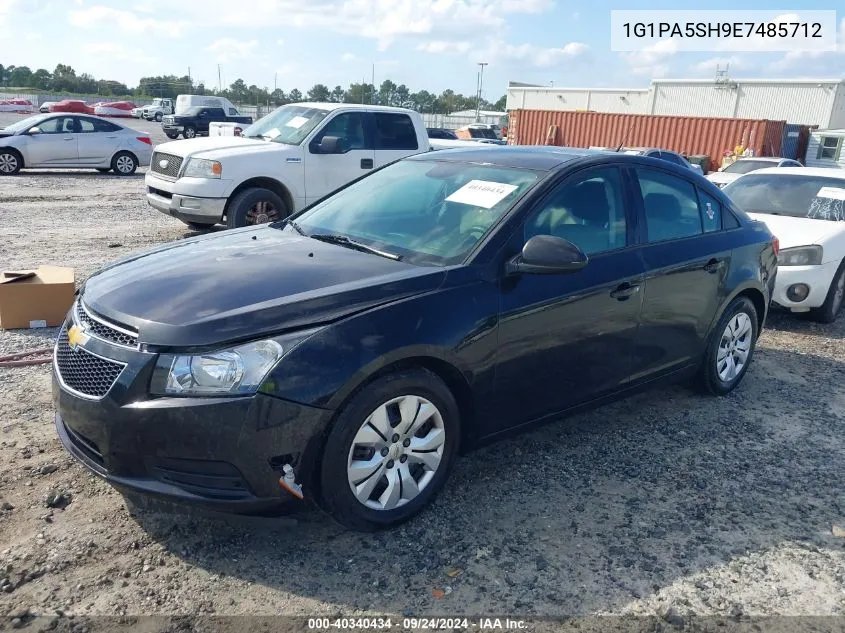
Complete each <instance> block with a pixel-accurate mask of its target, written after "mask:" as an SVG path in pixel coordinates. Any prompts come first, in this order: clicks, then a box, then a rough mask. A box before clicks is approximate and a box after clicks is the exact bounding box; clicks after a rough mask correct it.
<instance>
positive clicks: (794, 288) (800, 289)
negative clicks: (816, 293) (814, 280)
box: [786, 284, 810, 303]
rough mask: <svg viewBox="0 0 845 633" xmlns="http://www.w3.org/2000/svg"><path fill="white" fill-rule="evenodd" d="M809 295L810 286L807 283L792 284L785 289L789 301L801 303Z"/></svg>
mask: <svg viewBox="0 0 845 633" xmlns="http://www.w3.org/2000/svg"><path fill="white" fill-rule="evenodd" d="M809 295H810V286H808V285H807V284H792V285H791V286H789V288H787V289H786V296H787V298H788V299H789V300H790V301H793V302H795V303H801V302H802V301H804V299H806V298H807V297H808V296H809Z"/></svg>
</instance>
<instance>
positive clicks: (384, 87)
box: [378, 79, 396, 105]
mask: <svg viewBox="0 0 845 633" xmlns="http://www.w3.org/2000/svg"><path fill="white" fill-rule="evenodd" d="M395 94H396V84H395V83H393V82H392V81H390V79H385V80H384V81H382V82H381V86H379V89H378V102H379V103H380V104H382V105H393V99H394V95H395Z"/></svg>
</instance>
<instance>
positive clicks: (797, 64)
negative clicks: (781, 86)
mask: <svg viewBox="0 0 845 633" xmlns="http://www.w3.org/2000/svg"><path fill="white" fill-rule="evenodd" d="M836 39H837V42H836V51H789V52H788V53H786V54H785V55H784V56H783V57H781V58H780V59H778V60H776V61H774V62H772V63H771V64H769V69H770V70H771V71H773V72H775V73H790V72H802V73H804V74H805V75H808V76H810V75H811V76H814V77H818V76H821V75H825V74H831V75H834V76H838V75H841V74H842V67H843V62H845V59H843V55H845V18H842V22H840V23H839V32H838V33H837V36H836Z"/></svg>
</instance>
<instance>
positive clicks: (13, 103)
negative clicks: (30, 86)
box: [0, 99, 34, 114]
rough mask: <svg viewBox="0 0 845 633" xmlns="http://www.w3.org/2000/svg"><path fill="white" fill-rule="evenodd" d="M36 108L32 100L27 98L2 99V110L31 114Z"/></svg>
mask: <svg viewBox="0 0 845 633" xmlns="http://www.w3.org/2000/svg"><path fill="white" fill-rule="evenodd" d="M33 109H34V106H33V105H32V102H31V101H29V100H27V99H3V100H0V112H16V113H18V114H31V113H32V111H33Z"/></svg>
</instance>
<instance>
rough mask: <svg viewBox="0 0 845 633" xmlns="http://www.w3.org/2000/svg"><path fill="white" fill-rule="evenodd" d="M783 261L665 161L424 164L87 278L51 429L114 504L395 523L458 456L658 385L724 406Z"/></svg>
mask: <svg viewBox="0 0 845 633" xmlns="http://www.w3.org/2000/svg"><path fill="white" fill-rule="evenodd" d="M777 250H778V245H777V241H776V240H775V239H774V238H773V237H772V235H771V234H770V233H769V231H768V230H767V229H766V226H765V225H764V224H763V223H760V222H756V221H754V220H751V219H749V217H748V216H746V215H745V214H744V213H743V212H742V211H741V210H739V209H737V208H736V207H735V206H734V205H733V204H732V203H731V201H730V200H729V199H728V198H727V197H726V196H725V195H724V194H723V193H722V192H721V191H719V189H717V188H716V187H715V186H714V185H713V184H711V183H709V182H708V181H707V180H705V179H704V178H702V177H700V176H698V175H696V174H695V173H693V172H692V171H690V170H689V169H686V168H682V167H680V166H674V165H671V164H669V163H667V162H666V161H662V160H656V159H651V158H644V157H640V156H628V155H624V154H609V153H607V152H590V151H587V150H564V149H551V148H518V147H514V148H496V149H486V148H477V149H460V150H444V151H440V152H435V153H426V154H420V155H417V156H413V157H411V158H407V159H405V160H401V161H398V162H396V163H393V164H391V165H388V166H387V167H384V168H382V169H379V170H376V171H374V172H373V173H372V174H370V175H369V176H367V177H364V178H362V179H359V180H358V181H355V182H353V183H351V184H350V185H347V186H346V187H345V188H343V189H341V190H339V191H337V192H335V193H334V194H332V195H330V196H329V197H327V198H325V199H324V200H322V201H319V202H317V203H316V204H314V205H312V206H311V207H310V208H308V209H305V210H303V211H302V212H300V213H298V214H297V215H296V216H293V217H292V218H288V219H287V220H283V221H280V222H277V223H275V224H272V225H264V226H259V227H249V228H244V229H238V230H234V231H228V232H225V233H215V234H210V235H204V236H199V237H195V238H191V239H187V240H183V241H180V242H178V243H173V244H167V245H164V246H162V247H159V248H157V249H155V250H153V251H150V252H147V253H143V254H140V255H136V256H133V257H131V258H129V259H125V260H122V261H121V262H118V263H116V264H114V265H112V266H110V267H108V268H106V269H104V270H102V271H100V272H98V273H97V274H95V275H93V276H92V277H90V278H89V279H88V280H87V282H86V283H85V284H84V286H83V287H82V288H81V289H80V292H79V296H78V299H77V301H76V303H75V305H74V306H73V308H72V310H71V312H70V314H69V315H68V317H67V321H66V323H65V325H64V326H63V328H62V329H61V332H60V334H59V337H58V341H57V344H56V350H55V362H54V372H53V377H54V381H53V393H54V400H55V406H56V409H57V414H56V428H57V431H58V434H59V437H60V438H61V441H62V443H63V444H64V446H65V447H66V448H67V450H68V451H70V452H71V453H72V454H73V455H74V456H75V457H76V458H77V459H78V460H80V461H81V462H82V463H83V464H85V465H86V466H87V467H88V468H89V469H90V470H91V471H93V472H94V473H96V474H98V475H100V476H101V477H103V478H105V479H106V480H107V481H109V482H110V483H111V484H113V485H114V486H116V487H117V488H118V489H120V490H122V491H124V492H131V493H142V494H148V495H153V496H156V497H159V498H164V499H167V500H176V501H185V502H191V503H196V504H201V505H205V506H209V507H213V508H218V509H222V510H227V511H232V512H241V513H252V512H263V511H267V510H270V509H273V510H275V509H276V508H275V506H276V505H278V504H280V503H281V502H284V501H289V500H294V499H302V498H305V499H307V500H313V501H314V502H316V503H317V504H318V505H319V506H321V507H322V508H324V509H326V510H327V511H328V512H329V513H330V514H331V515H332V516H333V517H334V518H335V519H337V520H338V521H339V522H341V523H342V524H344V525H346V526H349V527H352V528H356V529H372V528H376V527H379V526H385V525H390V524H395V523H397V522H399V521H402V520H404V519H407V518H409V517H410V516H412V515H414V514H415V513H417V512H418V511H419V510H420V509H421V508H423V506H425V505H426V504H427V503H428V502H429V501H431V499H432V497H433V496H434V495H435V494H436V493H437V491H438V490H439V489H440V488H442V487H443V485H444V482H445V481H446V478H447V476H448V474H449V470H450V468H451V467H452V465H453V464H454V462H455V458H456V457H457V455H458V453H459V450H462V449H467V448H470V447H472V446H476V445H479V444H480V443H482V442H486V441H489V440H492V439H495V438H498V437H500V436H502V435H504V434H506V433H508V432H511V431H514V430H518V429H523V428H527V427H529V426H531V425H534V424H536V423H540V422H544V421H547V420H554V419H556V418H558V417H559V416H560V415H561V414H563V413H566V412H570V411H573V410H576V409H580V408H584V407H592V406H596V405H598V404H600V403H602V402H606V401H607V400H608V399H610V398H614V397H618V396H621V395H625V394H628V393H631V392H633V391H635V390H637V389H639V388H642V387H646V386H648V385H652V384H655V383H665V382H668V381H674V380H680V379H684V378H693V379H694V381H695V382H696V383H697V384H698V385H699V386H700V387H701V388H702V389H703V390H704V391H706V392H709V393H711V394H716V395H721V394H726V393H728V392H730V391H731V390H732V389H734V388H735V387H736V386H737V385H738V384H739V382H740V381H741V380H742V377H743V376H744V375H745V373H746V371H747V370H748V366H749V364H750V363H751V359H752V356H753V353H754V346H755V342H756V340H757V337H758V336H759V334H760V331H761V329H762V328H763V324H764V322H765V319H766V314H767V309H768V305H769V298H770V296H771V292H772V287H773V284H774V282H775V275H776V272H777Z"/></svg>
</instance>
